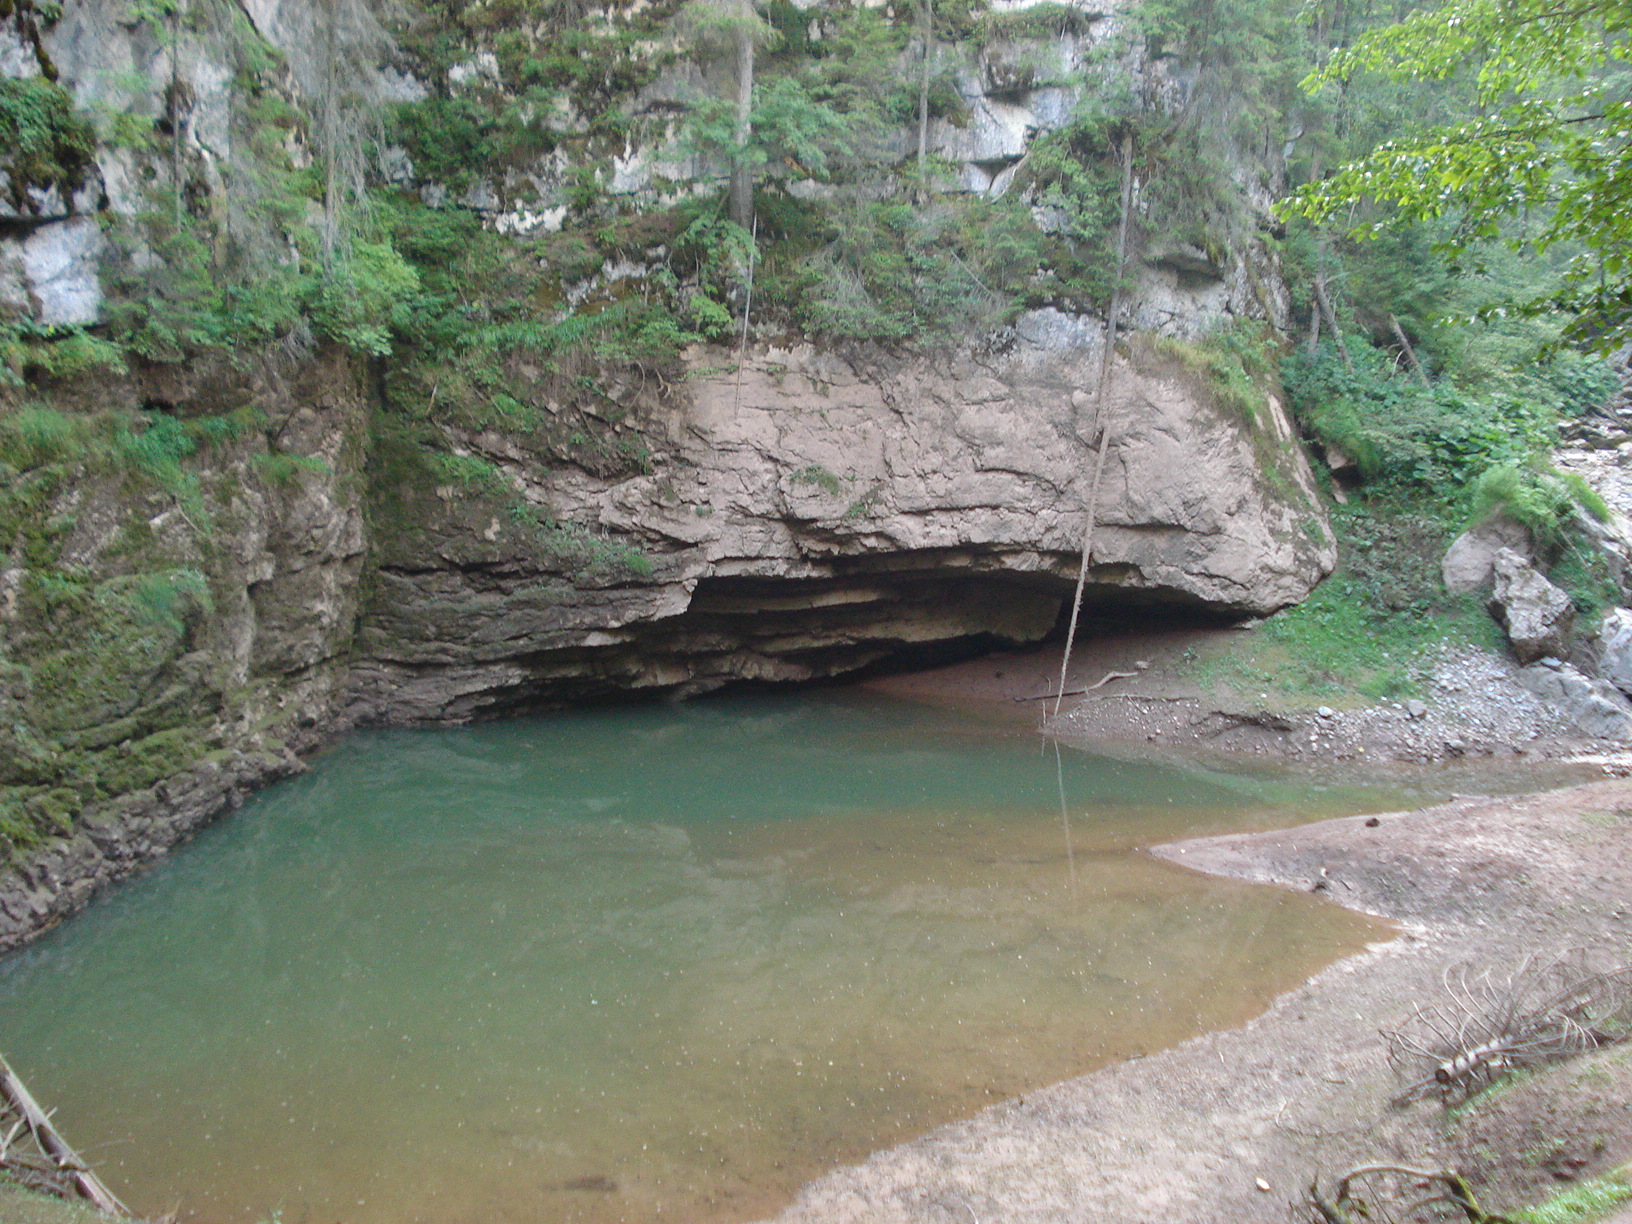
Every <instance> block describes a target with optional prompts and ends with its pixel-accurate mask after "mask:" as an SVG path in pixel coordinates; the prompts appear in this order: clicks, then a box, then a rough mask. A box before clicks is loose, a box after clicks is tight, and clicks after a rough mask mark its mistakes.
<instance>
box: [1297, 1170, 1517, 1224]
mask: <svg viewBox="0 0 1632 1224" xmlns="http://www.w3.org/2000/svg"><path fill="white" fill-rule="evenodd" d="M1304 1206H1305V1208H1306V1209H1307V1210H1306V1214H1305V1218H1306V1219H1308V1220H1310V1221H1318V1222H1319V1224H1362V1222H1364V1224H1432V1222H1434V1221H1441V1220H1463V1221H1466V1222H1467V1224H1512V1221H1511V1220H1509V1219H1508V1217H1506V1216H1501V1215H1495V1214H1493V1213H1491V1212H1488V1211H1485V1210H1484V1209H1483V1208H1481V1207H1480V1206H1479V1201H1478V1200H1477V1199H1476V1198H1474V1195H1473V1190H1472V1188H1471V1187H1470V1186H1469V1185H1468V1183H1467V1179H1466V1178H1464V1177H1463V1176H1462V1175H1461V1174H1460V1173H1457V1172H1455V1171H1453V1170H1448V1169H1414V1168H1412V1167H1411V1166H1409V1165H1395V1164H1370V1165H1361V1166H1360V1167H1359V1168H1355V1169H1350V1170H1349V1171H1348V1172H1347V1173H1345V1174H1343V1176H1342V1177H1340V1178H1339V1179H1338V1181H1337V1185H1336V1186H1335V1187H1334V1188H1333V1191H1332V1195H1331V1197H1330V1198H1327V1197H1326V1195H1325V1194H1323V1193H1322V1192H1321V1189H1320V1178H1319V1177H1316V1178H1315V1180H1314V1181H1312V1182H1310V1183H1309V1191H1308V1195H1307V1197H1306V1198H1305V1200H1304Z"/></svg>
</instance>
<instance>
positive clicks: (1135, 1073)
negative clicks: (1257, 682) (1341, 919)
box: [777, 635, 1632, 1224]
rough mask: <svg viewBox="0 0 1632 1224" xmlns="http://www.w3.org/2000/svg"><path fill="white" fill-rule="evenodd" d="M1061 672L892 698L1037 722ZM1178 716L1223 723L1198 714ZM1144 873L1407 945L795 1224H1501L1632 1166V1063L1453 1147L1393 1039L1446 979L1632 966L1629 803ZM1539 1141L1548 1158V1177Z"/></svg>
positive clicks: (1483, 1122) (895, 1168)
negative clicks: (1379, 1179) (1359, 1176)
mask: <svg viewBox="0 0 1632 1224" xmlns="http://www.w3.org/2000/svg"><path fill="white" fill-rule="evenodd" d="M1155 636H1156V637H1161V636H1163V635H1155ZM1126 649H1127V643H1126V642H1123V643H1122V644H1120V645H1116V646H1108V645H1103V644H1102V645H1101V646H1100V648H1099V649H1098V650H1095V649H1090V650H1088V651H1085V652H1083V654H1081V655H1080V656H1079V658H1078V660H1077V662H1076V663H1075V664H1074V666H1073V669H1072V671H1073V675H1072V677H1071V679H1070V680H1068V684H1067V687H1068V688H1070V687H1074V686H1075V684H1076V683H1085V682H1091V681H1092V680H1093V679H1097V678H1098V676H1099V675H1102V674H1103V673H1104V672H1105V671H1107V670H1118V669H1117V668H1116V666H1115V664H1116V663H1117V662H1125V660H1124V659H1123V657H1122V655H1120V654H1118V655H1116V656H1114V657H1113V656H1112V655H1111V653H1110V652H1111V651H1113V650H1117V651H1123V652H1126ZM1137 649H1138V650H1139V651H1140V652H1141V653H1140V657H1141V658H1144V657H1146V656H1147V655H1150V656H1155V657H1154V658H1150V659H1147V661H1149V662H1151V663H1152V664H1153V666H1152V668H1151V669H1149V670H1153V671H1154V670H1156V667H1155V665H1156V663H1157V662H1158V661H1159V660H1160V659H1161V658H1162V657H1163V656H1162V653H1161V650H1162V649H1166V650H1168V651H1169V652H1171V653H1172V654H1177V653H1180V652H1182V651H1183V650H1184V649H1186V646H1185V644H1184V639H1183V637H1182V635H1179V636H1176V637H1172V638H1170V639H1168V640H1165V641H1164V640H1147V641H1145V642H1141V643H1138V645H1137ZM1057 668H1058V656H1057V655H1055V656H1054V658H1053V660H1052V669H1053V672H1052V675H1050V660H1048V659H1047V658H1046V657H1044V656H1040V655H1030V656H1010V657H1006V658H1005V657H998V658H987V659H983V660H979V661H977V662H974V663H970V664H964V665H960V667H958V668H952V669H942V670H941V672H940V673H920V674H918V675H915V676H903V677H894V678H890V679H887V680H884V681H880V682H878V686H879V687H880V688H881V689H883V690H884V691H887V692H892V693H895V694H896V695H898V696H906V697H915V698H919V699H925V700H958V701H977V702H985V703H990V704H991V706H992V708H994V709H997V708H1001V704H1002V703H1008V704H1010V705H1012V706H1021V707H1025V706H1026V705H1028V704H1029V703H1025V702H1014V701H1013V700H1012V699H1013V698H1015V697H1025V696H1030V695H1033V694H1035V693H1038V692H1046V691H1050V690H1051V689H1052V687H1053V681H1054V680H1055V679H1056V678H1057V675H1058V672H1057ZM1123 670H1126V668H1125V667H1124V668H1123ZM1044 680H1047V681H1048V682H1049V683H1047V684H1042V683H1040V681H1044ZM1073 682H1074V683H1073ZM1169 695H1173V696H1178V694H1176V693H1170V694H1169ZM1185 699H1186V700H1194V701H1195V702H1197V703H1199V704H1200V705H1206V704H1208V703H1209V697H1208V695H1206V694H1201V693H1193V694H1190V695H1188V696H1186V697H1185ZM1019 717H1027V718H1032V719H1035V718H1036V715H1034V714H1023V715H1019ZM1151 853H1153V854H1156V855H1158V856H1160V857H1162V858H1165V859H1168V860H1170V861H1172V862H1174V863H1178V864H1182V865H1184V866H1186V867H1188V868H1190V869H1193V870H1197V871H1204V872H1209V873H1213V874H1217V875H1223V876H1229V877H1233V878H1237V879H1243V880H1250V881H1256V882H1260V883H1263V884H1268V885H1275V886H1279V887H1284V888H1290V889H1298V890H1303V891H1318V892H1320V893H1321V894H1322V895H1323V896H1325V897H1326V898H1328V900H1329V901H1330V903H1332V904H1343V905H1346V906H1349V907H1351V908H1353V909H1356V910H1360V911H1363V912H1365V913H1369V914H1373V915H1376V916H1378V917H1381V918H1384V919H1387V920H1389V921H1390V922H1391V923H1393V924H1394V925H1395V926H1396V927H1397V928H1398V932H1399V933H1398V935H1397V936H1396V937H1394V938H1392V939H1387V940H1384V941H1382V942H1379V943H1376V944H1373V945H1372V946H1371V947H1370V948H1369V949H1368V950H1367V951H1366V952H1364V953H1362V954H1361V955H1359V956H1355V957H1351V958H1349V959H1347V960H1345V961H1342V962H1340V963H1338V964H1336V965H1333V966H1331V967H1330V968H1328V969H1326V970H1325V971H1323V972H1322V973H1320V974H1319V975H1317V976H1316V977H1315V978H1313V979H1311V980H1310V981H1309V982H1307V983H1305V984H1304V985H1303V986H1300V987H1298V988H1297V989H1295V990H1293V991H1291V992H1289V993H1288V994H1286V995H1283V996H1282V997H1281V998H1279V999H1278V1000H1276V1002H1275V1003H1274V1004H1273V1005H1272V1006H1271V1007H1270V1008H1269V1010H1268V1011H1267V1012H1265V1013H1264V1014H1263V1015H1261V1016H1259V1017H1258V1018H1257V1019H1255V1020H1252V1021H1251V1022H1249V1023H1248V1024H1246V1025H1244V1026H1242V1027H1240V1028H1237V1029H1232V1030H1229V1031H1225V1032H1216V1033H1210V1034H1207V1035H1204V1036H1201V1037H1198V1038H1195V1039H1193V1040H1191V1041H1189V1042H1186V1043H1185V1044H1183V1045H1181V1046H1178V1047H1176V1048H1174V1049H1170V1050H1166V1051H1163V1052H1162V1053H1159V1054H1156V1055H1152V1056H1150V1057H1147V1058H1140V1059H1137V1060H1130V1061H1128V1062H1124V1063H1121V1064H1119V1065H1116V1066H1112V1067H1107V1068H1104V1069H1102V1070H1100V1071H1097V1072H1095V1073H1093V1074H1090V1075H1086V1076H1083V1077H1082V1078H1079V1079H1076V1080H1072V1081H1069V1082H1067V1083H1063V1084H1059V1085H1056V1086H1054V1087H1052V1088H1049V1089H1046V1090H1043V1091H1039V1092H1034V1093H1031V1094H1029V1095H1028V1096H1026V1097H1025V1098H1023V1099H1021V1100H1016V1101H1011V1102H1008V1103H1005V1104H1003V1105H999V1106H995V1107H993V1108H992V1109H989V1110H987V1111H985V1112H983V1113H981V1114H979V1115H978V1116H976V1117H974V1118H971V1119H969V1120H968V1121H965V1122H962V1123H957V1124H954V1125H952V1126H948V1127H944V1128H942V1129H940V1130H937V1131H935V1132H933V1133H931V1134H929V1135H926V1136H924V1137H922V1138H920V1139H918V1140H916V1141H913V1142H911V1143H907V1144H904V1145H902V1146H900V1147H896V1148H892V1149H890V1150H887V1151H883V1152H879V1153H877V1154H875V1155H874V1156H873V1157H871V1158H870V1159H869V1160H867V1161H866V1162H865V1163H863V1164H860V1165H856V1166H852V1167H849V1168H844V1169H840V1170H837V1171H835V1172H833V1173H831V1174H829V1175H827V1176H825V1177H823V1178H821V1179H819V1180H818V1181H816V1182H813V1183H811V1184H810V1185H809V1186H807V1187H806V1188H805V1189H804V1190H803V1191H802V1192H801V1194H800V1196H799V1198H798V1200H797V1201H796V1202H795V1203H794V1204H793V1205H792V1206H791V1207H789V1208H788V1209H787V1210H786V1211H784V1212H783V1213H782V1214H781V1215H780V1216H779V1217H777V1219H778V1221H779V1222H780V1224H818V1222H820V1224H850V1222H854V1224H862V1222H863V1221H865V1222H867V1224H897V1222H899V1224H908V1222H912V1224H930V1222H936V1224H939V1222H943V1221H959V1222H960V1224H970V1222H971V1221H973V1222H977V1224H998V1222H1002V1221H1015V1222H1019V1221H1024V1222H1026V1224H1042V1222H1045V1221H1049V1222H1052V1221H1059V1222H1061V1224H1064V1222H1066V1221H1071V1222H1073V1224H1082V1222H1085V1221H1086V1222H1097V1221H1105V1222H1106V1224H1112V1222H1116V1224H1127V1222H1130V1221H1152V1222H1155V1221H1160V1222H1161V1224H1240V1222H1242V1221H1248V1220H1277V1221H1280V1220H1286V1219H1287V1218H1289V1217H1288V1210H1289V1208H1292V1207H1294V1206H1295V1205H1296V1204H1299V1203H1301V1202H1302V1200H1303V1197H1304V1194H1305V1188H1306V1187H1307V1186H1308V1185H1309V1183H1310V1181H1311V1179H1313V1178H1314V1177H1316V1176H1321V1177H1323V1178H1329V1177H1332V1176H1335V1175H1336V1174H1338V1173H1341V1172H1342V1171H1344V1170H1345V1169H1347V1168H1349V1167H1351V1166H1353V1165H1355V1164H1359V1163H1364V1162H1367V1161H1374V1160H1379V1159H1391V1160H1401V1161H1407V1162H1410V1163H1413V1164H1417V1165H1438V1166H1440V1167H1456V1168H1460V1169H1463V1170H1465V1171H1468V1172H1470V1173H1471V1174H1472V1175H1473V1176H1474V1178H1475V1181H1476V1184H1477V1185H1479V1186H1480V1187H1481V1189H1482V1194H1483V1195H1484V1202H1485V1205H1486V1206H1487V1207H1489V1208H1498V1209H1499V1208H1502V1207H1506V1206H1513V1205H1517V1204H1521V1203H1526V1202H1534V1201H1537V1200H1539V1199H1543V1198H1545V1197H1547V1195H1548V1194H1549V1193H1551V1191H1552V1190H1553V1189H1555V1188H1556V1187H1557V1185H1558V1184H1559V1183H1560V1182H1561V1181H1566V1180H1575V1179H1579V1178H1584V1177H1590V1176H1593V1175H1595V1174H1597V1173H1600V1172H1602V1171H1605V1170H1609V1169H1613V1168H1617V1167H1619V1166H1620V1165H1622V1164H1624V1163H1626V1162H1627V1161H1628V1160H1629V1159H1632V1113H1629V1110H1628V1108H1627V1107H1626V1102H1627V1101H1629V1100H1632V1059H1629V1058H1627V1057H1624V1056H1623V1052H1622V1051H1620V1050H1614V1051H1605V1052H1604V1053H1603V1054H1602V1055H1599V1056H1593V1057H1594V1058H1597V1059H1599V1060H1600V1061H1601V1062H1602V1065H1601V1066H1595V1068H1594V1075H1595V1077H1596V1078H1595V1079H1594V1081H1593V1082H1594V1084H1595V1085H1596V1086H1595V1087H1593V1088H1592V1089H1591V1090H1588V1089H1587V1088H1586V1087H1584V1086H1583V1085H1584V1083H1585V1080H1586V1076H1585V1075H1577V1072H1576V1070H1575V1069H1572V1067H1570V1066H1565V1067H1562V1068H1560V1069H1559V1071H1558V1073H1556V1074H1554V1075H1552V1076H1548V1075H1542V1076H1537V1077H1535V1079H1534V1080H1532V1081H1530V1082H1528V1083H1527V1084H1526V1085H1525V1086H1524V1087H1523V1088H1522V1089H1521V1090H1518V1091H1516V1092H1513V1093H1509V1094H1505V1095H1504V1097H1503V1098H1502V1102H1503V1103H1502V1104H1500V1105H1499V1106H1497V1107H1494V1108H1493V1109H1491V1110H1483V1111H1481V1110H1471V1111H1466V1112H1465V1113H1464V1114H1462V1115H1459V1120H1458V1121H1457V1122H1456V1123H1455V1124H1454V1125H1451V1124H1448V1123H1447V1122H1446V1120H1445V1117H1444V1115H1443V1112H1442V1109H1441V1107H1440V1105H1439V1104H1438V1103H1437V1102H1421V1103H1418V1104H1416V1105H1413V1106H1411V1107H1409V1108H1406V1109H1404V1110H1399V1109H1394V1108H1391V1107H1390V1105H1389V1101H1390V1099H1391V1098H1392V1097H1393V1096H1394V1095H1395V1094H1396V1093H1397V1092H1398V1090H1399V1080H1398V1078H1397V1075H1396V1073H1395V1072H1394V1071H1393V1070H1392V1069H1391V1068H1390V1066H1389V1064H1388V1061H1387V1057H1386V1046H1385V1042H1384V1039H1383V1037H1382V1036H1381V1035H1380V1033H1379V1028H1380V1027H1381V1026H1387V1025H1390V1024H1397V1023H1399V1022H1400V1021H1402V1020H1403V1019H1404V1018H1405V1017H1406V1016H1408V1015H1409V1014H1410V1013H1411V1012H1412V1011H1413V1010H1415V1009H1416V1008H1417V1007H1418V1006H1419V1005H1421V1004H1423V1003H1426V1002H1431V1001H1434V1000H1436V999H1437V998H1439V997H1440V996H1441V993H1442V990H1443V987H1442V982H1443V979H1444V975H1445V973H1446V970H1447V969H1448V968H1450V967H1453V966H1456V965H1459V964H1464V963H1472V964H1475V965H1478V966H1481V967H1485V966H1501V965H1504V964H1506V965H1511V964H1514V963H1516V962H1517V961H1519V960H1521V959H1522V958H1523V957H1524V956H1525V955H1527V954H1530V953H1536V952H1539V953H1544V954H1545V953H1550V952H1555V951H1557V950H1560V949H1563V948H1567V947H1571V946H1578V945H1590V946H1593V947H1597V948H1605V949H1609V950H1610V954H1611V955H1616V956H1619V957H1621V958H1623V959H1624V957H1625V956H1626V954H1627V952H1628V949H1629V948H1632V782H1628V781H1624V780H1620V779H1610V780H1605V781H1602V782H1595V783H1591V784H1587V785H1583V786H1576V787H1572V788H1568V789H1564V790H1556V791H1549V792H1545V793H1542V794H1535V795H1529V796H1523V797H1519V798H1508V799H1489V798H1478V799H1464V800H1458V801H1456V802H1453V803H1450V804H1446V805H1442V806H1439V807H1434V808H1428V809H1425V810H1422V811H1417V812H1410V813H1389V814H1383V815H1380V816H1378V817H1376V818H1373V819H1368V818H1365V817H1350V818H1345V819H1341V820H1332V821H1325V822H1322V823H1319V824H1314V825H1308V826H1305V827H1303V828H1299V829H1294V830H1290V831H1285V832H1273V833H1263V834H1252V835H1236V836H1228V837H1217V838H1206V839H1198V840H1194V841H1188V842H1181V843H1175V844H1172V845H1167V846H1160V847H1157V848H1155V849H1154V850H1152V851H1151ZM1560 1076H1568V1077H1570V1078H1569V1079H1568V1082H1566V1081H1565V1080H1563V1079H1560V1078H1559V1077H1560ZM1540 1115H1545V1117H1546V1119H1547V1121H1546V1122H1545V1125H1543V1123H1542V1122H1539V1121H1538V1120H1537V1119H1538V1116H1540ZM1583 1119H1585V1120H1583ZM1538 1128H1540V1129H1538ZM1543 1129H1545V1130H1546V1131H1547V1134H1548V1136H1551V1137H1547V1136H1543V1138H1544V1139H1545V1142H1546V1143H1547V1144H1550V1145H1551V1147H1547V1148H1546V1149H1545V1150H1546V1151H1548V1152H1550V1153H1551V1155H1550V1156H1548V1157H1547V1159H1538V1158H1537V1157H1536V1154H1535V1153H1536V1152H1537V1151H1539V1150H1543V1149H1542V1148H1539V1147H1538V1146H1537V1144H1538V1143H1541V1142H1542V1140H1541V1139H1538V1138H1537V1135H1538V1134H1540V1133H1541V1130H1543ZM1521 1151H1522V1152H1523V1154H1524V1156H1525V1159H1523V1160H1520V1159H1518V1157H1519V1155H1520V1153H1521ZM1504 1153H1511V1156H1512V1159H1507V1158H1506V1157H1505V1156H1504ZM1265 1187H1267V1189H1266V1188H1265ZM1293 1218H1303V1217H1301V1216H1295V1217H1293Z"/></svg>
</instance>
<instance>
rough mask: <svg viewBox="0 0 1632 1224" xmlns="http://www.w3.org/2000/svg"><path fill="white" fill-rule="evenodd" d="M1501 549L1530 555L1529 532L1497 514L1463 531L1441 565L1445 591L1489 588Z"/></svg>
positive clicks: (1503, 515)
mask: <svg viewBox="0 0 1632 1224" xmlns="http://www.w3.org/2000/svg"><path fill="white" fill-rule="evenodd" d="M1328 462H1330V458H1329V457H1328ZM1334 470H1335V469H1334ZM1504 548H1510V549H1512V550H1513V551H1514V552H1516V553H1518V554H1519V555H1520V556H1524V557H1530V556H1533V555H1534V553H1535V544H1534V541H1532V540H1531V538H1530V529H1529V528H1527V527H1526V526H1525V525H1524V524H1523V523H1520V522H1517V521H1516V520H1514V519H1511V518H1509V517H1508V516H1507V515H1505V514H1498V515H1496V516H1495V517H1493V518H1489V519H1486V520H1485V521H1484V522H1482V523H1480V524H1479V525H1478V526H1476V527H1472V528H1470V529H1468V530H1467V531H1464V532H1463V533H1462V534H1461V535H1459V536H1457V537H1456V539H1455V540H1453V541H1451V546H1450V548H1448V549H1446V550H1445V559H1444V561H1442V562H1441V563H1440V574H1441V576H1442V577H1443V578H1444V579H1445V589H1446V590H1447V591H1449V592H1450V593H1451V594H1452V595H1466V594H1468V593H1470V592H1472V591H1478V590H1482V589H1484V588H1485V587H1488V586H1489V585H1490V584H1491V580H1492V579H1493V578H1494V576H1495V575H1494V572H1493V570H1492V566H1493V565H1494V563H1495V561H1496V554H1497V553H1499V552H1501V551H1502V549H1504Z"/></svg>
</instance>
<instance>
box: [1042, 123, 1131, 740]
mask: <svg viewBox="0 0 1632 1224" xmlns="http://www.w3.org/2000/svg"><path fill="white" fill-rule="evenodd" d="M1132 211H1133V133H1132V132H1124V133H1123V134H1122V216H1121V219H1120V220H1119V221H1118V222H1117V226H1116V280H1115V281H1114V282H1112V284H1111V305H1110V309H1109V310H1107V311H1106V312H1105V345H1104V347H1103V348H1102V349H1101V350H1100V353H1099V381H1098V383H1097V384H1096V385H1095V388H1094V421H1095V424H1096V425H1097V426H1098V427H1099V453H1098V454H1097V455H1096V456H1095V457H1094V482H1093V484H1092V485H1091V486H1090V487H1089V490H1088V526H1087V527H1086V528H1085V529H1084V531H1083V533H1082V561H1081V563H1080V564H1079V565H1078V566H1077V589H1076V592H1075V594H1074V595H1073V596H1072V597H1071V622H1070V625H1069V626H1068V627H1067V629H1066V631H1065V652H1064V653H1063V654H1062V655H1061V656H1060V683H1059V685H1058V687H1057V690H1056V691H1057V692H1058V694H1059V695H1058V696H1057V697H1055V699H1054V713H1055V715H1056V716H1058V714H1059V712H1060V703H1061V702H1062V701H1064V700H1065V675H1066V672H1067V671H1069V670H1070V667H1071V648H1072V647H1073V646H1074V645H1075V644H1076V640H1077V618H1078V616H1079V615H1080V614H1081V612H1082V592H1083V590H1084V588H1085V587H1086V586H1087V583H1088V565H1089V562H1090V561H1091V560H1092V559H1093V554H1094V527H1095V525H1096V524H1097V523H1098V521H1099V483H1100V479H1101V477H1103V476H1104V474H1105V452H1106V451H1107V450H1109V449H1110V444H1111V429H1110V422H1109V420H1108V419H1107V414H1106V412H1105V391H1106V389H1107V387H1108V386H1109V385H1110V379H1111V357H1112V354H1113V353H1114V351H1115V349H1116V320H1117V315H1118V314H1120V313H1121V310H1122V277H1123V275H1124V274H1125V273H1126V271H1127V265H1128V216H1129V214H1130V213H1132Z"/></svg>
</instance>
